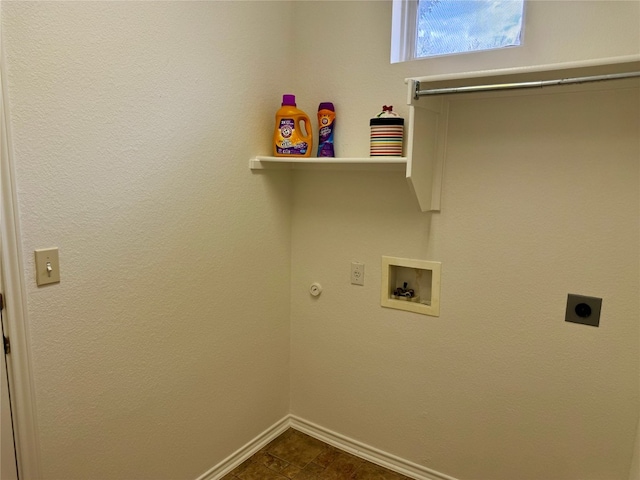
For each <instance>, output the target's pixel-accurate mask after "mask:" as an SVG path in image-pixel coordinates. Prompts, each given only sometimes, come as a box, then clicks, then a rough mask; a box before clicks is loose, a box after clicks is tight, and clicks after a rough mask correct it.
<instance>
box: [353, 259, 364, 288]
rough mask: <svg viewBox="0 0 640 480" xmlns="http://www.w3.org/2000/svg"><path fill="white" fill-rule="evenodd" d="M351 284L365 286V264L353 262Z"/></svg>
mask: <svg viewBox="0 0 640 480" xmlns="http://www.w3.org/2000/svg"><path fill="white" fill-rule="evenodd" d="M351 284H352V285H364V263H359V262H351Z"/></svg>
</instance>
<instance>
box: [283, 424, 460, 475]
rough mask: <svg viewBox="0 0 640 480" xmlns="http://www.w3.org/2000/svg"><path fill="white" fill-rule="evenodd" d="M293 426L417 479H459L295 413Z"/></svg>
mask: <svg viewBox="0 0 640 480" xmlns="http://www.w3.org/2000/svg"><path fill="white" fill-rule="evenodd" d="M289 422H290V425H291V428H295V429H296V430H299V431H300V432H302V433H306V434H307V435H310V436H312V437H314V438H317V439H318V440H321V441H323V442H324V443H328V444H329V445H333V446H334V447H336V448H339V449H340V450H344V451H345V452H348V453H351V454H352V455H355V456H357V457H360V458H363V459H365V460H368V461H369V462H371V463H375V464H376V465H380V466H381V467H385V468H388V469H389V470H392V471H394V472H398V473H401V474H402V475H406V476H407V477H411V478H415V479H416V480H457V479H455V478H454V477H451V476H449V475H445V474H444V473H440V472H436V471H435V470H431V469H430V468H426V467H423V466H421V465H418V464H416V463H413V462H410V461H408V460H404V459H402V458H400V457H397V456H395V455H392V454H390V453H387V452H383V451H382V450H379V449H377V448H375V447H371V446H369V445H366V444H364V443H362V442H359V441H358V440H354V439H352V438H349V437H346V436H344V435H341V434H339V433H336V432H332V431H331V430H328V429H326V428H324V427H321V426H319V425H316V424H314V423H311V422H308V421H307V420H304V419H302V418H299V417H296V416H295V415H289Z"/></svg>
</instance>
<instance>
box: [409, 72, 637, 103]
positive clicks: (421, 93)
mask: <svg viewBox="0 0 640 480" xmlns="http://www.w3.org/2000/svg"><path fill="white" fill-rule="evenodd" d="M633 77H640V72H628V73H612V74H608V75H593V76H591V77H574V78H561V79H558V80H540V81H535V82H518V83H498V84H494V85H469V86H466V87H449V88H431V89H427V90H420V82H416V93H415V99H416V100H417V99H418V98H420V97H426V96H428V95H450V94H453V93H472V92H487V91H495V90H516V89H521V88H542V87H551V86H554V85H570V84H577V83H589V82H602V81H605V80H620V79H623V78H633Z"/></svg>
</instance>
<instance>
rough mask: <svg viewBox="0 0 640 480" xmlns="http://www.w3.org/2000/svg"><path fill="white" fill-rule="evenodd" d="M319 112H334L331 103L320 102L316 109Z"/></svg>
mask: <svg viewBox="0 0 640 480" xmlns="http://www.w3.org/2000/svg"><path fill="white" fill-rule="evenodd" d="M320 110H331V111H332V112H335V109H334V108H333V103H331V102H322V103H321V104H320V106H319V107H318V111H320Z"/></svg>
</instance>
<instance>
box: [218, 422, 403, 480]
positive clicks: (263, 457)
mask: <svg viewBox="0 0 640 480" xmlns="http://www.w3.org/2000/svg"><path fill="white" fill-rule="evenodd" d="M287 479H295V480H409V477H405V476H404V475H400V474H399V473H395V472H392V471H391V470H387V469H386V468H382V467H379V466H378V465H375V464H373V463H370V462H367V461H366V460H362V459H361V458H358V457H355V456H353V455H351V454H349V453H346V452H344V451H342V450H338V449H337V448H335V447H332V446H330V445H327V444H326V443H323V442H321V441H320V440H316V439H315V438H313V437H310V436H309V435H305V434H304V433H302V432H299V431H297V430H294V429H292V428H290V429H288V430H287V431H286V432H284V433H283V434H282V435H280V436H279V437H278V438H276V439H275V440H273V441H272V442H271V443H269V444H268V445H266V446H265V447H264V448H262V449H261V450H260V451H259V452H258V453H256V454H255V455H253V456H252V457H251V458H249V459H248V460H246V461H245V462H244V463H242V464H241V465H239V466H238V467H236V468H235V469H234V470H232V471H231V473H229V474H227V475H225V476H224V477H223V478H222V480H287Z"/></svg>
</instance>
